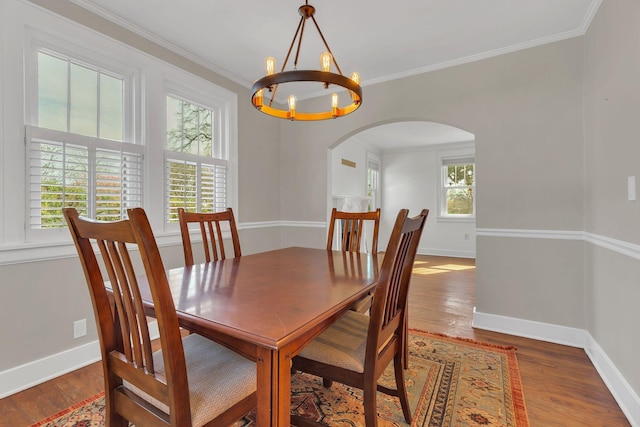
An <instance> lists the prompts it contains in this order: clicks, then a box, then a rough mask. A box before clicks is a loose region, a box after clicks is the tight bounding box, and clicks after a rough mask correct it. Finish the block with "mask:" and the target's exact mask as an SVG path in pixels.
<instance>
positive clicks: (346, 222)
mask: <svg viewBox="0 0 640 427" xmlns="http://www.w3.org/2000/svg"><path fill="white" fill-rule="evenodd" d="M366 223H369V224H372V225H373V237H372V238H371V249H369V248H368V247H363V246H362V245H363V241H366V238H365V239H364V240H363V238H362V237H363V234H365V233H364V232H365V224H366ZM336 224H339V225H340V226H341V232H340V250H342V251H348V252H369V251H371V252H369V253H376V252H378V230H379V228H380V208H378V209H376V210H375V211H371V212H343V211H339V210H337V209H336V208H333V209H332V210H331V219H330V221H329V234H328V236H327V250H332V249H333V240H334V233H335V231H336ZM362 249H364V250H362Z"/></svg>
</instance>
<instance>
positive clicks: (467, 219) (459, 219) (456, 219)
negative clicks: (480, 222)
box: [436, 215, 476, 223]
mask: <svg viewBox="0 0 640 427" xmlns="http://www.w3.org/2000/svg"><path fill="white" fill-rule="evenodd" d="M436 221H437V222H467V223H475V222H476V217H475V216H464V217H454V216H442V215H438V216H437V217H436Z"/></svg>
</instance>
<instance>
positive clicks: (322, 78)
mask: <svg viewBox="0 0 640 427" xmlns="http://www.w3.org/2000/svg"><path fill="white" fill-rule="evenodd" d="M298 13H299V14H300V16H301V18H300V22H299V24H298V28H297V30H296V33H295V35H294V36H293V40H292V41H291V46H290V47H289V52H288V53H287V57H286V59H285V61H284V64H283V66H282V70H281V72H279V73H273V74H267V75H266V76H264V77H262V78H260V79H258V80H257V81H256V82H255V83H254V84H253V87H252V88H251V103H252V104H253V106H254V107H255V108H257V109H258V110H260V111H261V112H263V113H265V114H268V115H270V116H273V117H277V118H281V119H288V120H301V121H312V120H327V119H335V118H337V117H341V116H345V115H347V114H350V113H352V112H354V111H355V110H357V109H358V108H359V107H360V105H361V104H362V88H361V87H360V84H359V83H358V81H356V80H354V79H353V78H349V77H346V76H344V75H343V74H342V71H341V70H340V67H339V66H338V63H337V62H336V60H335V57H333V54H332V53H331V49H330V48H329V45H328V44H327V42H326V40H325V38H324V35H323V34H322V31H321V30H320V27H319V26H318V23H317V22H316V19H315V18H314V16H313V15H314V14H315V9H314V7H313V6H311V5H309V4H308V0H306V4H304V5H302V6H300V8H299V9H298ZM309 18H311V20H312V21H313V23H314V24H315V27H316V29H317V30H318V33H319V34H320V37H321V38H322V41H323V43H324V45H325V47H326V48H327V51H328V53H329V54H330V58H331V63H333V64H334V65H335V67H336V69H337V70H338V73H339V74H338V73H333V72H331V71H322V70H297V69H295V67H296V66H297V63H298V55H299V53H300V47H301V43H302V34H303V33H304V26H305V22H306V20H307V19H309ZM296 39H297V40H298V46H297V50H296V56H295V62H294V70H293V71H285V67H286V65H287V61H288V60H289V56H290V55H291V51H292V49H293V47H294V45H295V43H296ZM329 68H330V67H329ZM358 79H359V77H358ZM295 82H318V83H322V84H323V86H324V87H325V88H328V87H329V86H330V85H335V86H339V87H341V88H344V89H346V90H347V92H348V94H349V96H350V98H351V101H352V102H351V103H350V104H349V105H346V106H344V107H342V108H340V107H339V106H338V105H337V102H333V103H332V104H333V105H332V106H331V109H329V110H327V111H320V112H303V111H297V110H296V109H295V108H293V109H292V108H291V107H290V108H289V110H285V109H280V108H278V107H275V106H274V105H273V100H274V97H275V93H276V91H277V89H278V86H279V85H280V84H286V83H295ZM265 92H268V93H271V97H270V99H269V100H268V102H265V96H264V94H265ZM334 96H337V95H335V94H334Z"/></svg>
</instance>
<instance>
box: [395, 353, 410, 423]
mask: <svg viewBox="0 0 640 427" xmlns="http://www.w3.org/2000/svg"><path fill="white" fill-rule="evenodd" d="M403 359H404V357H403V356H402V354H400V353H397V354H396V355H395V357H394V358H393V370H394V372H395V376H396V389H397V390H398V399H400V406H402V413H403V414H404V419H405V421H406V422H407V423H409V424H411V418H412V415H411V408H410V407H409V398H408V397H407V386H406V384H405V382H404V363H406V360H403Z"/></svg>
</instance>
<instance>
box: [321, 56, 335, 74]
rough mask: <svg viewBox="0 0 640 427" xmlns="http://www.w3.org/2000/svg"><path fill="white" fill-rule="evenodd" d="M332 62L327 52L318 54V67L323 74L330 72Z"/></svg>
mask: <svg viewBox="0 0 640 427" xmlns="http://www.w3.org/2000/svg"><path fill="white" fill-rule="evenodd" d="M332 60H333V57H332V55H331V54H330V53H329V52H322V54H320V67H321V68H322V71H324V72H329V71H331V61H332Z"/></svg>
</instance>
